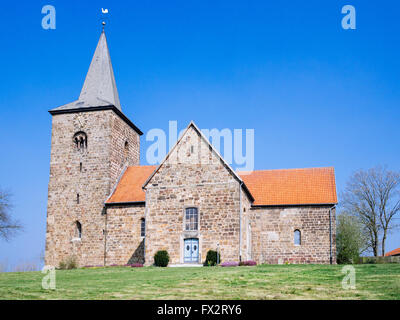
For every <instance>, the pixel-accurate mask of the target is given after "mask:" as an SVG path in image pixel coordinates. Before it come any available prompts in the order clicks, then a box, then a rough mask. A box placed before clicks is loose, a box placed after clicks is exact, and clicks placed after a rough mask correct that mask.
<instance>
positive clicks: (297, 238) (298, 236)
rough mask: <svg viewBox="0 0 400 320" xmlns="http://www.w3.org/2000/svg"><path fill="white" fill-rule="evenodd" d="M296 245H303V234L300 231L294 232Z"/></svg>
mask: <svg viewBox="0 0 400 320" xmlns="http://www.w3.org/2000/svg"><path fill="white" fill-rule="evenodd" d="M294 244H295V245H296V246H299V245H301V232H300V230H298V229H296V230H294Z"/></svg>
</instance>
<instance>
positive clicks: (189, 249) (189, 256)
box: [184, 238, 199, 262]
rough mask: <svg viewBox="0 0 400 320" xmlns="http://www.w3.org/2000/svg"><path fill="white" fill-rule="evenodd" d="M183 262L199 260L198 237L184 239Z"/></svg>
mask: <svg viewBox="0 0 400 320" xmlns="http://www.w3.org/2000/svg"><path fill="white" fill-rule="evenodd" d="M184 252H185V254H184V262H199V239H194V238H193V239H185V250H184Z"/></svg>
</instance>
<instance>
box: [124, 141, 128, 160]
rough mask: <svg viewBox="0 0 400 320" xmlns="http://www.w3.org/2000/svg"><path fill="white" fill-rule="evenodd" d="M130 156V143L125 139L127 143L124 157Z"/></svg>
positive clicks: (126, 158)
mask: <svg viewBox="0 0 400 320" xmlns="http://www.w3.org/2000/svg"><path fill="white" fill-rule="evenodd" d="M128 156H129V143H128V141H125V145H124V159H125V160H128Z"/></svg>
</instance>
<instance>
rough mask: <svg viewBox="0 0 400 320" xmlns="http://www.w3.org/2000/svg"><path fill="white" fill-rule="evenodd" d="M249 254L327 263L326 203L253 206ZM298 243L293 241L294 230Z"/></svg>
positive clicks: (264, 258) (278, 260)
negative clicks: (297, 232) (290, 205)
mask: <svg viewBox="0 0 400 320" xmlns="http://www.w3.org/2000/svg"><path fill="white" fill-rule="evenodd" d="M249 223H250V224H251V230H252V235H251V239H252V241H251V246H252V250H251V251H252V258H253V259H254V260H256V261H257V262H258V263H272V264H277V263H286V262H289V263H324V264H327V263H329V262H330V261H329V251H330V249H329V207H328V206H307V207H276V208H275V207H270V208H252V209H251V211H250V214H249ZM296 229H298V230H300V232H301V244H300V245H295V244H294V231H295V230H296ZM335 234H336V228H335V212H334V210H332V252H333V263H336V245H335V244H336V238H335Z"/></svg>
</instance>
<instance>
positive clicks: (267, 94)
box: [0, 0, 400, 266]
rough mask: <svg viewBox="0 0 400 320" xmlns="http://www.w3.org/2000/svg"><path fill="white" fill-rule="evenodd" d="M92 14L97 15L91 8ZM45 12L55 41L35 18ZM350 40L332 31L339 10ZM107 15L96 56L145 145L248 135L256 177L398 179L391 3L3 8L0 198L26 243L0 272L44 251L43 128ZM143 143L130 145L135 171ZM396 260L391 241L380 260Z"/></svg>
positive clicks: (6, 254) (72, 84)
mask: <svg viewBox="0 0 400 320" xmlns="http://www.w3.org/2000/svg"><path fill="white" fill-rule="evenodd" d="M94 3H98V4H94ZM45 4H51V5H54V6H55V8H56V10H57V11H56V19H57V22H56V30H43V29H42V28H41V19H42V16H43V15H42V14H41V8H42V6H43V5H45ZM345 4H352V5H354V6H355V8H356V10H357V29H356V30H343V29H342V28H341V19H342V16H343V15H342V14H341V8H342V6H343V5H345ZM102 7H103V8H108V9H109V12H110V13H109V17H108V18H107V21H108V25H107V27H106V29H107V30H106V32H107V38H108V44H109V47H110V52H111V58H112V62H113V66H114V71H115V76H116V81H117V86H118V90H119V95H120V99H121V104H122V108H123V111H124V113H125V114H126V115H127V116H128V117H129V118H130V119H131V120H132V121H133V122H134V123H135V124H136V125H137V126H138V127H139V128H141V129H142V131H143V132H145V133H146V132H147V131H148V130H150V129H152V128H162V129H165V130H166V129H167V128H168V121H169V120H177V121H178V127H179V128H180V129H181V128H183V127H184V126H186V125H187V124H188V122H189V121H190V120H192V119H193V120H195V122H196V123H197V124H198V125H199V127H201V128H218V129H223V128H231V129H234V128H243V129H245V128H254V129H255V168H256V169H275V168H298V167H313V166H334V167H335V170H336V179H337V189H338V192H340V191H341V190H342V189H343V187H344V185H345V182H346V180H347V179H348V177H349V175H350V174H351V173H352V172H353V171H354V170H356V169H359V168H369V167H372V166H375V165H378V164H383V165H384V164H386V165H388V166H389V168H391V169H395V170H400V163H399V158H400V148H399V144H400V130H399V119H400V108H399V102H400V90H399V89H400V87H399V86H400V81H399V80H400V79H399V76H400V59H399V57H400V55H399V47H400V41H399V36H400V19H399V14H400V4H399V2H398V1H394V0H393V1H385V2H384V4H382V2H380V1H353V0H350V1H316V0H315V1H314V0H313V1H311V0H308V1H304V0H303V1H293V0H291V1H248V0H247V1H232V0H229V1H215V0H214V1H206V0H202V1H188V0H185V1H174V0H170V1H101V2H100V1H98V2H97V1H90V2H89V1H52V0H49V1H46V2H42V1H18V2H12V1H6V2H4V3H2V8H1V11H0V21H1V24H2V27H1V28H0V38H1V50H0V61H1V79H0V133H1V142H0V144H1V145H0V146H1V148H0V150H1V157H0V186H1V187H2V188H7V189H9V190H11V191H12V192H13V194H14V198H13V202H14V205H15V207H14V211H13V214H14V216H15V217H16V218H18V219H19V220H21V221H22V222H23V224H24V225H25V232H24V233H23V234H21V235H19V236H18V237H16V238H15V239H14V240H13V241H12V242H10V243H4V242H0V262H1V261H3V262H4V261H6V262H8V263H9V264H10V265H11V266H12V265H15V264H17V263H19V262H22V261H31V260H35V259H36V260H37V258H38V257H39V255H40V252H41V251H42V250H43V248H44V242H45V227H46V203H47V183H48V178H49V161H50V138H51V136H50V134H51V116H50V114H48V112H47V110H49V109H51V108H54V107H56V106H59V105H62V104H65V103H68V102H70V101H73V100H75V99H76V98H77V97H78V95H79V92H80V89H81V86H82V84H83V81H84V77H85V75H86V72H87V69H88V67H89V63H90V60H91V57H92V55H93V52H94V49H95V46H96V44H97V41H98V38H99V35H100V30H101V26H100V21H101V14H100V12H101V8H102ZM148 145H149V143H146V141H145V139H144V136H143V137H142V164H146V162H145V158H144V156H143V155H144V152H145V150H146V147H148ZM397 247H400V236H399V235H398V233H397V234H393V235H391V236H390V238H389V241H388V244H387V250H391V249H394V248H397Z"/></svg>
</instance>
